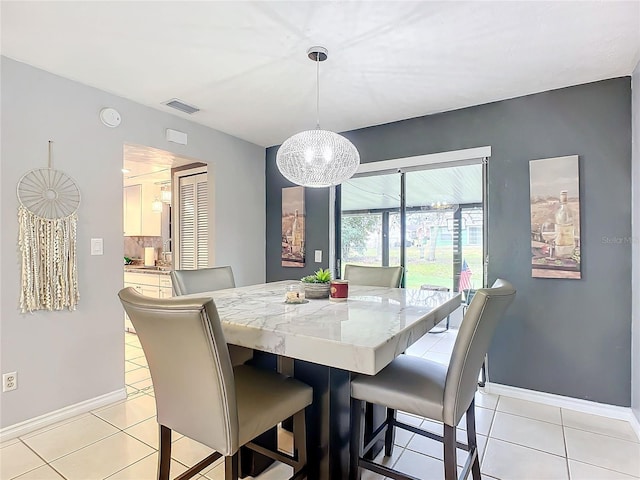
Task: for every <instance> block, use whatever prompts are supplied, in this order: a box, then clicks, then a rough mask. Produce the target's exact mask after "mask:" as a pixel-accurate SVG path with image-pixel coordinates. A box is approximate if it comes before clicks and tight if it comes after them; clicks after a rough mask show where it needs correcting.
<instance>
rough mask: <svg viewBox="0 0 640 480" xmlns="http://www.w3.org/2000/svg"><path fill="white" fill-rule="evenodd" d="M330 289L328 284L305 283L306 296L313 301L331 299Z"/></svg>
mask: <svg viewBox="0 0 640 480" xmlns="http://www.w3.org/2000/svg"><path fill="white" fill-rule="evenodd" d="M329 288H330V286H329V284H328V283H305V284H304V296H305V298H311V299H318V298H329Z"/></svg>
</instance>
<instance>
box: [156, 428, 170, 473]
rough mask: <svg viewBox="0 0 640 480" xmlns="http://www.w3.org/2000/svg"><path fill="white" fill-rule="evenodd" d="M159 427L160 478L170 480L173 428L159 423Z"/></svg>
mask: <svg viewBox="0 0 640 480" xmlns="http://www.w3.org/2000/svg"><path fill="white" fill-rule="evenodd" d="M159 427H160V447H159V449H158V450H159V454H158V480H169V467H170V466H171V429H170V428H169V427H165V426H164V425H159Z"/></svg>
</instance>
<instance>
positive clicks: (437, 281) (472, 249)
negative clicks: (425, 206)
mask: <svg viewBox="0 0 640 480" xmlns="http://www.w3.org/2000/svg"><path fill="white" fill-rule="evenodd" d="M398 250H399V249H398V248H395V249H392V251H391V254H390V256H389V264H390V265H399V264H400V257H399V252H398ZM462 252H463V259H464V260H466V261H467V264H468V265H469V268H470V269H471V273H472V275H471V284H472V286H473V288H480V287H482V247H481V246H479V245H465V246H463V247H462ZM424 253H425V257H426V255H427V252H426V251H425V252H424ZM406 256H407V262H406V263H407V272H405V285H406V287H407V288H420V286H421V285H424V284H429V285H441V286H444V287H449V288H451V287H452V286H453V280H452V278H453V250H452V247H451V245H445V246H442V247H437V248H436V255H435V257H436V259H435V261H428V260H426V259H425V258H420V249H419V248H418V247H416V246H412V247H407V249H406ZM346 263H351V264H355V265H369V266H379V265H380V255H377V252H376V250H375V249H373V248H370V249H368V250H367V251H366V252H365V254H364V255H358V256H352V257H351V258H349V259H344V261H343V272H344V264H346Z"/></svg>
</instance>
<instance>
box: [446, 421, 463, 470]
mask: <svg viewBox="0 0 640 480" xmlns="http://www.w3.org/2000/svg"><path fill="white" fill-rule="evenodd" d="M467 428H468V427H467ZM444 478H445V480H457V479H458V462H457V461H456V427H451V426H449V425H447V424H445V425H444Z"/></svg>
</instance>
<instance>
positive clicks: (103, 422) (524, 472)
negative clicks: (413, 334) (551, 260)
mask: <svg viewBox="0 0 640 480" xmlns="http://www.w3.org/2000/svg"><path fill="white" fill-rule="evenodd" d="M453 325H455V322H453ZM456 333H457V330H456V329H455V328H452V329H451V330H449V331H448V332H446V333H442V334H437V335H434V334H431V335H426V336H424V337H423V338H421V339H420V340H418V342H416V344H414V345H413V346H412V347H411V348H410V349H409V350H408V352H407V353H408V354H411V355H418V356H423V357H426V358H430V359H432V360H435V361H440V362H443V363H446V362H447V361H448V358H449V354H450V353H451V349H452V348H453V343H454V340H455V335H456ZM125 342H126V346H125V351H126V361H125V379H126V380H125V382H126V385H127V395H128V397H127V399H126V401H123V402H120V403H117V404H115V405H109V406H107V407H103V408H100V409H98V410H95V411H93V412H90V413H87V414H84V415H80V416H78V417H74V418H71V419H68V420H65V421H63V422H60V423H58V424H55V425H51V426H49V427H46V428H43V429H41V430H38V431H36V432H32V433H30V434H28V435H25V436H23V437H20V438H18V439H14V440H9V441H7V442H4V443H2V444H1V445H0V447H1V451H0V479H2V480H11V479H21V480H26V479H31V480H49V479H67V480H88V479H109V480H116V479H121V480H122V479H130V480H145V479H153V478H154V476H155V473H156V467H157V460H158V458H157V456H158V453H157V445H158V427H157V423H156V420H155V399H154V397H153V395H154V393H153V385H152V383H151V378H150V375H149V369H148V366H147V362H146V359H145V358H144V354H143V352H142V349H141V348H140V343H139V341H138V338H137V337H136V336H135V335H133V334H126V335H125ZM476 407H477V413H476V419H477V430H478V443H479V446H480V453H481V459H482V463H481V470H482V473H483V477H484V478H487V479H489V480H491V479H500V480H521V479H523V480H524V479H532V480H543V479H553V480H556V479H557V480H561V479H567V480H568V479H571V480H588V479H593V480H600V479H602V480H609V479H620V480H622V479H626V480H631V479H634V478H635V479H637V480H638V479H640V441H639V440H638V438H637V437H636V436H635V433H634V431H633V430H632V428H631V426H630V425H629V424H628V423H627V422H624V421H620V420H611V419H607V418H604V417H598V416H594V415H588V414H584V413H580V412H575V411H571V410H566V409H561V408H556V407H550V406H547V405H542V404H538V403H533V402H527V401H523V400H517V399H513V398H508V397H498V396H495V395H489V394H487V393H484V392H482V391H480V392H478V394H477V395H476ZM401 415H402V417H403V419H404V421H406V422H408V423H411V424H413V425H417V426H420V425H422V426H423V427H428V428H430V429H432V430H433V431H435V432H440V433H441V427H440V426H439V425H438V424H436V423H434V422H430V421H428V420H424V419H422V418H418V417H414V416H411V415H406V414H401ZM465 428H466V426H465V424H464V421H463V422H461V425H460V429H459V430H458V434H459V438H460V440H462V441H466V438H465V437H466V434H465V431H464V429H465ZM280 439H281V446H282V448H284V449H287V450H288V449H289V448H290V444H291V438H290V436H287V434H286V432H281V436H280ZM173 442H174V443H173V448H172V457H173V459H172V464H171V474H172V477H175V476H177V475H179V474H180V473H182V472H183V471H185V470H186V469H187V468H188V467H190V466H191V465H193V464H195V463H196V462H197V461H199V460H201V459H202V458H204V457H205V456H207V455H208V454H209V453H210V452H211V450H210V449H209V448H207V447H205V446H204V445H201V444H199V443H197V442H194V441H192V440H190V439H189V438H187V437H183V436H181V435H179V434H174V437H173ZM396 445H397V446H396V448H395V450H394V453H393V455H392V456H391V457H390V458H386V459H385V458H384V457H379V459H378V460H382V461H383V462H384V463H385V464H387V465H390V466H394V467H395V468H398V469H400V470H403V471H405V472H406V473H409V474H411V475H415V476H416V477H418V478H421V479H422V478H424V479H426V478H429V479H438V478H443V464H442V448H441V446H440V444H438V443H436V442H433V441H430V440H427V439H425V438H423V437H421V436H419V435H414V434H412V433H408V432H405V431H402V430H398V432H397V435H396ZM288 446H289V447H288ZM458 453H459V456H458V463H459V465H462V464H463V463H464V453H463V452H462V451H458ZM223 469H224V466H223V465H222V464H221V463H220V461H219V462H217V463H216V464H214V465H213V466H211V467H209V468H208V469H207V470H206V471H204V472H202V474H201V475H199V476H197V477H195V478H198V479H200V480H203V479H209V480H221V479H223V478H224V471H223ZM290 475H291V469H290V467H288V466H286V465H282V464H275V465H274V466H272V467H271V468H270V469H269V470H267V471H266V472H264V473H263V474H262V475H260V477H259V478H260V480H282V479H286V478H288V477H289V476H290ZM381 478H382V477H380V476H379V475H375V474H372V473H371V472H366V473H365V474H364V475H363V479H365V480H379V479H381Z"/></svg>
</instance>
